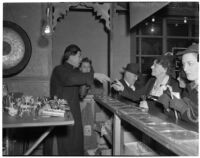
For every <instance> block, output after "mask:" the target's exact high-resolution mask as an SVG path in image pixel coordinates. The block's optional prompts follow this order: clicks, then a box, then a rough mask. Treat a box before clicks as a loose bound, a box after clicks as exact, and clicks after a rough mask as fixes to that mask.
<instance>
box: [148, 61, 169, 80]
mask: <svg viewBox="0 0 200 158" xmlns="http://www.w3.org/2000/svg"><path fill="white" fill-rule="evenodd" d="M151 70H152V72H151V74H152V76H155V77H156V76H160V75H162V74H166V72H167V70H166V69H165V68H164V67H163V66H162V65H161V64H158V63H157V62H156V60H155V61H154V63H153V65H152V66H151Z"/></svg>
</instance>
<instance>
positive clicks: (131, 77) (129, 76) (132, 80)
mask: <svg viewBox="0 0 200 158" xmlns="http://www.w3.org/2000/svg"><path fill="white" fill-rule="evenodd" d="M124 79H125V80H126V81H127V82H128V83H129V84H130V85H134V84H135V81H136V80H137V79H138V76H137V75H136V74H134V73H131V72H129V71H126V72H125V74H124Z"/></svg>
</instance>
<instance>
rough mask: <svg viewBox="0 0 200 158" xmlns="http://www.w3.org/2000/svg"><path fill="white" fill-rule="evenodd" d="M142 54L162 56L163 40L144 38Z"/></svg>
mask: <svg viewBox="0 0 200 158" xmlns="http://www.w3.org/2000/svg"><path fill="white" fill-rule="evenodd" d="M142 54H148V55H160V54H162V38H142Z"/></svg>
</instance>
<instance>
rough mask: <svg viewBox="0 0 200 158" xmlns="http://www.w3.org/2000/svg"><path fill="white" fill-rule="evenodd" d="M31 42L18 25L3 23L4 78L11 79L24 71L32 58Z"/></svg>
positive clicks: (8, 22)
mask: <svg viewBox="0 0 200 158" xmlns="http://www.w3.org/2000/svg"><path fill="white" fill-rule="evenodd" d="M31 51H32V48H31V42H30V39H29V37H28V35H27V34H26V32H25V31H24V30H23V29H22V28H21V27H20V26H19V25H17V24H15V23H13V22H10V21H4V22H3V76H4V77H10V76H13V75H16V74H17V73H19V72H20V71H22V70H23V69H24V68H25V66H26V65H27V63H28V61H29V60H30V57H31Z"/></svg>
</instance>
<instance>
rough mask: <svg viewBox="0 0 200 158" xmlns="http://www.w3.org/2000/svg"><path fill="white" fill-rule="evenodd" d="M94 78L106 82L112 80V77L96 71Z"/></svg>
mask: <svg viewBox="0 0 200 158" xmlns="http://www.w3.org/2000/svg"><path fill="white" fill-rule="evenodd" d="M94 78H95V79H97V80H98V81H99V82H101V83H103V82H106V81H108V82H110V78H109V77H108V76H106V75H105V74H102V73H94Z"/></svg>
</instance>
